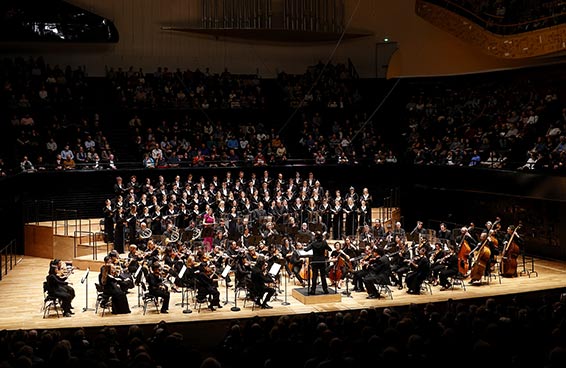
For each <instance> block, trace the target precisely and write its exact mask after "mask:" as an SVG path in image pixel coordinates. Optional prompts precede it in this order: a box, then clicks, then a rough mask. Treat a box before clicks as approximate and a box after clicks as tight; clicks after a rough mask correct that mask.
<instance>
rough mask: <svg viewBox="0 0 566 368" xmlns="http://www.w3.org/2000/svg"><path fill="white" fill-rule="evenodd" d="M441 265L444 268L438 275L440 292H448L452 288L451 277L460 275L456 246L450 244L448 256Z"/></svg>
mask: <svg viewBox="0 0 566 368" xmlns="http://www.w3.org/2000/svg"><path fill="white" fill-rule="evenodd" d="M440 264H442V265H443V266H444V268H443V269H442V270H440V272H439V273H438V279H439V283H440V285H441V288H440V291H444V290H448V288H450V286H452V285H450V282H449V281H448V278H449V277H454V276H456V275H457V274H458V272H459V270H458V255H457V254H456V250H455V248H454V245H452V244H450V245H449V246H448V254H446V255H445V256H444V257H443V258H442V260H441V262H440Z"/></svg>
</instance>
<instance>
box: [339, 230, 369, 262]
mask: <svg viewBox="0 0 566 368" xmlns="http://www.w3.org/2000/svg"><path fill="white" fill-rule="evenodd" d="M364 249H365V248H364ZM342 251H343V252H344V253H346V255H347V256H348V257H349V258H348V263H349V261H350V260H354V259H357V258H358V257H359V256H360V255H361V252H362V251H361V250H360V249H359V248H358V247H357V246H356V245H355V244H354V241H353V240H352V237H350V236H347V237H346V238H345V239H344V244H343V245H342ZM348 266H350V267H351V268H355V267H356V266H357V265H356V264H348Z"/></svg>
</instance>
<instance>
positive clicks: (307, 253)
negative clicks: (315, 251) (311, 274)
mask: <svg viewBox="0 0 566 368" xmlns="http://www.w3.org/2000/svg"><path fill="white" fill-rule="evenodd" d="M297 253H299V257H312V249H311V250H309V251H308V252H307V251H304V250H302V249H297Z"/></svg>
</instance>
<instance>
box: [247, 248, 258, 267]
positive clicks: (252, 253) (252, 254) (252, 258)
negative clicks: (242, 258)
mask: <svg viewBox="0 0 566 368" xmlns="http://www.w3.org/2000/svg"><path fill="white" fill-rule="evenodd" d="M246 258H247V261H248V263H249V264H250V265H251V266H252V267H253V266H254V265H255V264H256V262H257V261H258V259H259V254H258V252H257V251H256V248H255V247H254V246H253V245H250V246H249V247H248V252H247V253H246Z"/></svg>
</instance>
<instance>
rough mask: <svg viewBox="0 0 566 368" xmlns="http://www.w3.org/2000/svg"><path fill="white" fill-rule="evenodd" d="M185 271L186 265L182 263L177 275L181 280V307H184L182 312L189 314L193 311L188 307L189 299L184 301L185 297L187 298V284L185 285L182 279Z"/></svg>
mask: <svg viewBox="0 0 566 368" xmlns="http://www.w3.org/2000/svg"><path fill="white" fill-rule="evenodd" d="M185 272H187V266H186V265H183V267H181V270H180V271H179V275H178V277H179V279H180V280H181V308H184V309H183V313H184V314H190V313H193V311H192V310H191V309H190V308H189V301H188V300H187V302H186V303H185V298H187V299H188V295H189V292H188V291H187V285H185V282H183V281H182V280H183V276H184V275H185Z"/></svg>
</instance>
